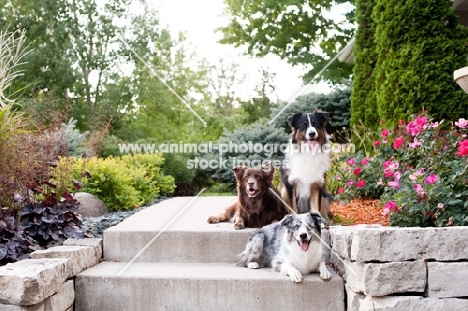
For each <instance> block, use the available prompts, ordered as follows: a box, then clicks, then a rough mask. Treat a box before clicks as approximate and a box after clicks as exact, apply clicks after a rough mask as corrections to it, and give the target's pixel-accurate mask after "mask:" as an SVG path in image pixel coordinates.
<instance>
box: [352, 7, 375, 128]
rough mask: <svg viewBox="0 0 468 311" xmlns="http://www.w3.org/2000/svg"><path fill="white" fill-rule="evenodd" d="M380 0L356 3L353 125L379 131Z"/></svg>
mask: <svg viewBox="0 0 468 311" xmlns="http://www.w3.org/2000/svg"><path fill="white" fill-rule="evenodd" d="M375 2H376V0H356V23H357V24H358V25H359V27H358V28H357V30H356V41H355V45H354V50H353V53H354V59H355V61H354V63H355V65H354V67H353V75H354V77H353V92H352V93H351V126H357V125H360V123H361V122H362V124H364V125H365V126H367V127H369V128H373V129H375V128H376V127H377V126H378V124H379V122H378V121H379V114H378V110H377V102H376V98H375V89H376V87H375V77H374V69H375V64H376V62H377V52H376V45H375V27H376V24H375V22H374V20H373V19H372V10H373V9H374V6H375Z"/></svg>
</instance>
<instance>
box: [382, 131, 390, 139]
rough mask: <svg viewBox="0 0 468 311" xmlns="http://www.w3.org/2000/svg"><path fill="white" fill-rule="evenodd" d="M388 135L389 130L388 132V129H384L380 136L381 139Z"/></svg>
mask: <svg viewBox="0 0 468 311" xmlns="http://www.w3.org/2000/svg"><path fill="white" fill-rule="evenodd" d="M388 133H389V130H388V129H384V130H383V131H382V136H383V137H387V136H388Z"/></svg>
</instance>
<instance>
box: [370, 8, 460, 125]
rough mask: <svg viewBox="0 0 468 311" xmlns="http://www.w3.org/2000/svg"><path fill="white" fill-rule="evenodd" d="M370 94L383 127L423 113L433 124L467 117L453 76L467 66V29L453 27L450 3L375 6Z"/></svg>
mask: <svg viewBox="0 0 468 311" xmlns="http://www.w3.org/2000/svg"><path fill="white" fill-rule="evenodd" d="M372 14H373V15H372V17H373V18H374V20H375V22H376V25H377V26H376V34H375V40H376V56H377V62H376V65H375V82H374V83H375V89H376V99H377V106H378V111H379V116H380V118H381V119H382V120H383V122H384V123H385V124H387V125H396V123H397V122H398V120H400V119H407V118H408V117H409V116H410V115H411V114H413V113H418V112H420V111H421V110H423V109H424V110H426V111H427V112H429V114H430V115H432V116H433V117H435V118H437V119H449V120H452V119H456V118H459V117H466V107H467V102H468V100H467V97H466V94H465V93H464V92H463V90H461V89H460V88H459V86H458V85H457V84H456V83H454V82H453V71H454V70H456V69H459V68H461V67H464V66H466V64H467V55H468V29H467V28H465V27H463V26H461V25H460V24H459V23H458V17H457V16H456V15H455V13H454V10H453V8H452V1H448V0H444V1H440V0H415V1H405V0H379V1H377V2H376V6H375V7H374V10H373V13H372Z"/></svg>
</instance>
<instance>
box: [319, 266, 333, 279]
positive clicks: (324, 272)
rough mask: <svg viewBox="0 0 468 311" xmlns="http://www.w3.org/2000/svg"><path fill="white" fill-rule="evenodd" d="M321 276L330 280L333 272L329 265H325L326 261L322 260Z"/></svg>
mask: <svg viewBox="0 0 468 311" xmlns="http://www.w3.org/2000/svg"><path fill="white" fill-rule="evenodd" d="M319 270H320V278H321V279H322V280H324V281H329V280H330V279H331V273H330V271H328V269H327V266H326V265H325V262H323V261H322V262H320V267H319Z"/></svg>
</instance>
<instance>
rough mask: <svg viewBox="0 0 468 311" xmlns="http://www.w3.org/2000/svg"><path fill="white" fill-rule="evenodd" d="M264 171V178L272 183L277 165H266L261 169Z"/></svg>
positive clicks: (270, 163) (271, 163)
mask: <svg viewBox="0 0 468 311" xmlns="http://www.w3.org/2000/svg"><path fill="white" fill-rule="evenodd" d="M260 169H261V170H262V171H263V176H264V177H265V178H266V179H267V181H269V182H272V181H273V176H274V175H275V164H274V163H273V162H269V163H266V164H264V165H262V167H261V168H260Z"/></svg>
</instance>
